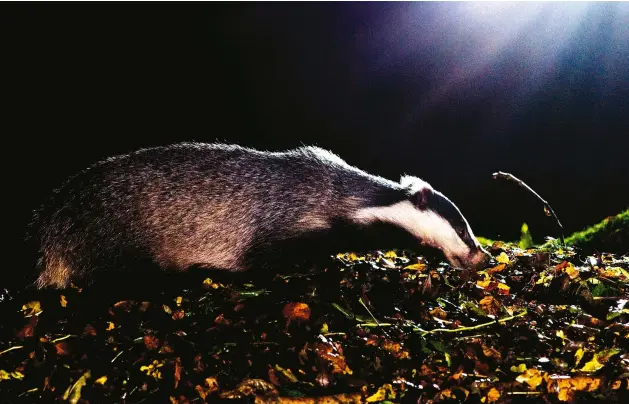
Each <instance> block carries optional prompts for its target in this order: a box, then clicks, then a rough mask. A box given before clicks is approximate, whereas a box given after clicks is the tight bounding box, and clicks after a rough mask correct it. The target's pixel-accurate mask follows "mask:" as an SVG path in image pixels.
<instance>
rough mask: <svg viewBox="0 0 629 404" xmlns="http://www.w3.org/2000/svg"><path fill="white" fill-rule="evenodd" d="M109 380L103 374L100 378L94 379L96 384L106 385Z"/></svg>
mask: <svg viewBox="0 0 629 404" xmlns="http://www.w3.org/2000/svg"><path fill="white" fill-rule="evenodd" d="M105 382H107V376H101V377H99V378H98V379H96V380H94V383H95V384H100V385H104V384H105Z"/></svg>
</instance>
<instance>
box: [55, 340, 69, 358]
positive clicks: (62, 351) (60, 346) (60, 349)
mask: <svg viewBox="0 0 629 404" xmlns="http://www.w3.org/2000/svg"><path fill="white" fill-rule="evenodd" d="M55 348H57V355H59V356H64V355H68V354H69V353H70V346H69V345H68V343H67V342H65V341H61V342H57V343H56V344H55Z"/></svg>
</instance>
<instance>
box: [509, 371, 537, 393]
mask: <svg viewBox="0 0 629 404" xmlns="http://www.w3.org/2000/svg"><path fill="white" fill-rule="evenodd" d="M515 380H517V381H518V382H520V383H526V384H528V385H529V386H531V388H533V389H535V388H537V386H539V385H540V384H541V383H542V375H541V373H540V372H539V370H537V369H527V370H526V371H525V372H524V373H522V374H521V375H520V376H518V377H516V378H515Z"/></svg>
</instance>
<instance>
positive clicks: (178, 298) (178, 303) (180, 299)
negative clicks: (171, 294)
mask: <svg viewBox="0 0 629 404" xmlns="http://www.w3.org/2000/svg"><path fill="white" fill-rule="evenodd" d="M182 300H183V298H182V297H181V296H177V300H176V302H177V306H181V301H182Z"/></svg>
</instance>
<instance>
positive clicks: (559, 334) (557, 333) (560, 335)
mask: <svg viewBox="0 0 629 404" xmlns="http://www.w3.org/2000/svg"><path fill="white" fill-rule="evenodd" d="M555 335H557V336H558V337H559V338H561V339H566V335H565V334H564V333H563V330H557V332H556V333H555Z"/></svg>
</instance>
